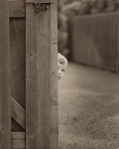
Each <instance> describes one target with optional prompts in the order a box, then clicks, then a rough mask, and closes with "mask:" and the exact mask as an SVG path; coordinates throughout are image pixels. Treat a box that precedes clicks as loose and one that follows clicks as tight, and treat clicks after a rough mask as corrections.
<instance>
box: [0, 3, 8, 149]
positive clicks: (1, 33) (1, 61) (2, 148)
mask: <svg viewBox="0 0 119 149" xmlns="http://www.w3.org/2000/svg"><path fill="white" fill-rule="evenodd" d="M9 46H10V42H9V2H8V1H7V0H6V1H2V0H0V149H11V111H10V47H9Z"/></svg>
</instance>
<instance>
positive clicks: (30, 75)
mask: <svg viewBox="0 0 119 149" xmlns="http://www.w3.org/2000/svg"><path fill="white" fill-rule="evenodd" d="M53 5H54V4H53ZM50 7H52V6H49V9H48V10H47V11H42V12H40V13H38V12H36V11H35V9H34V6H33V5H29V6H28V5H26V118H27V119H26V148H27V149H33V148H35V149H39V148H42V149H45V148H47V149H49V144H50V94H51V93H50V83H51V82H50V77H51V76H50V73H51V72H50V59H51V51H50V49H49V47H50V42H51V41H50V28H51V27H50V18H51V15H50V11H51V8H50ZM54 7H56V6H54ZM54 13H56V12H54ZM54 31H55V30H54ZM54 40H55V39H54ZM54 44H55V43H54ZM54 73H55V72H54ZM31 111H32V112H31ZM29 113H30V114H29ZM31 119H32V121H31Z"/></svg>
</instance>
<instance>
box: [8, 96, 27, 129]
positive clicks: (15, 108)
mask: <svg viewBox="0 0 119 149" xmlns="http://www.w3.org/2000/svg"><path fill="white" fill-rule="evenodd" d="M11 116H12V117H13V119H14V120H15V121H16V122H17V123H18V124H19V125H20V126H22V128H24V129H25V127H26V123H25V121H26V112H25V110H24V109H23V108H22V106H21V105H20V104H19V103H18V102H17V101H16V100H15V99H14V98H12V97H11Z"/></svg>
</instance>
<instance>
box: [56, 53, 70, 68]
mask: <svg viewBox="0 0 119 149" xmlns="http://www.w3.org/2000/svg"><path fill="white" fill-rule="evenodd" d="M58 61H59V63H60V64H62V65H66V66H67V65H68V61H67V59H66V58H65V57H64V56H63V55H62V54H61V53H58Z"/></svg>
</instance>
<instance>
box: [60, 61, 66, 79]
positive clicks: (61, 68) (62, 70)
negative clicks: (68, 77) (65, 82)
mask: <svg viewBox="0 0 119 149" xmlns="http://www.w3.org/2000/svg"><path fill="white" fill-rule="evenodd" d="M65 69H66V65H63V64H60V63H58V80H60V79H61V78H62V77H63V75H64V73H65Z"/></svg>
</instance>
